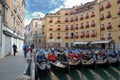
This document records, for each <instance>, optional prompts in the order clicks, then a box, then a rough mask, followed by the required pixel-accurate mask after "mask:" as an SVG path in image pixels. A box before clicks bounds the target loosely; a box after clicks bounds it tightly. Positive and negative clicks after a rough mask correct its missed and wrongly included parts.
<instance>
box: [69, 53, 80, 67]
mask: <svg viewBox="0 0 120 80" xmlns="http://www.w3.org/2000/svg"><path fill="white" fill-rule="evenodd" d="M68 65H69V66H70V69H81V68H82V62H81V60H80V57H79V56H78V55H77V54H74V53H71V54H68Z"/></svg>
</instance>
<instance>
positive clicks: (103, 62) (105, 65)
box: [96, 59, 109, 68]
mask: <svg viewBox="0 0 120 80" xmlns="http://www.w3.org/2000/svg"><path fill="white" fill-rule="evenodd" d="M96 65H97V66H98V67H103V68H108V67H109V61H108V59H99V60H96Z"/></svg>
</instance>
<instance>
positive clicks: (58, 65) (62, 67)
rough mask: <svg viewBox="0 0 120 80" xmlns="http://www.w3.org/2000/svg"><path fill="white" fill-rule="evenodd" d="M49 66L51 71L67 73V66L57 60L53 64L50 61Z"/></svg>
mask: <svg viewBox="0 0 120 80" xmlns="http://www.w3.org/2000/svg"><path fill="white" fill-rule="evenodd" d="M50 64H51V69H52V70H53V71H62V72H65V73H68V72H69V66H68V64H67V63H66V62H63V61H62V62H61V61H59V60H57V61H55V62H52V61H50Z"/></svg>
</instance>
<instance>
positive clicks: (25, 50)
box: [23, 44, 28, 58]
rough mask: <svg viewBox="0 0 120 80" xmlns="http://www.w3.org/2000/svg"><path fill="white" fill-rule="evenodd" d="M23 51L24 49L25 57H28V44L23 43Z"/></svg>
mask: <svg viewBox="0 0 120 80" xmlns="http://www.w3.org/2000/svg"><path fill="white" fill-rule="evenodd" d="M23 51H24V57H25V58H26V57H27V53H28V45H27V44H24V45H23Z"/></svg>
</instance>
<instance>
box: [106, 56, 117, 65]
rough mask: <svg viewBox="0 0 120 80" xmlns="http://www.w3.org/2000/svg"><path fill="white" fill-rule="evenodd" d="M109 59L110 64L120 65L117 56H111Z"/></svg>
mask: <svg viewBox="0 0 120 80" xmlns="http://www.w3.org/2000/svg"><path fill="white" fill-rule="evenodd" d="M108 61H109V65H110V66H119V59H118V58H117V57H109V58H108Z"/></svg>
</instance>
